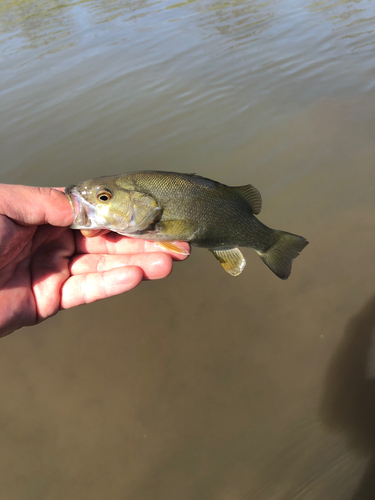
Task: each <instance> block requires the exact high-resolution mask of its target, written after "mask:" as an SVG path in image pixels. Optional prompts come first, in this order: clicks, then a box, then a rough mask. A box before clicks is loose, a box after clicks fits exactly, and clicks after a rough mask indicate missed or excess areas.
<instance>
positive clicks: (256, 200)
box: [233, 184, 262, 215]
mask: <svg viewBox="0 0 375 500" xmlns="http://www.w3.org/2000/svg"><path fill="white" fill-rule="evenodd" d="M233 189H235V190H236V191H237V192H238V193H240V194H241V196H242V197H243V198H245V200H246V201H247V202H248V203H249V205H250V206H251V209H252V211H253V214H254V215H258V214H259V213H260V211H261V210H262V196H261V194H260V192H259V191H258V190H257V188H255V187H254V186H252V185H251V184H247V185H246V186H236V187H233Z"/></svg>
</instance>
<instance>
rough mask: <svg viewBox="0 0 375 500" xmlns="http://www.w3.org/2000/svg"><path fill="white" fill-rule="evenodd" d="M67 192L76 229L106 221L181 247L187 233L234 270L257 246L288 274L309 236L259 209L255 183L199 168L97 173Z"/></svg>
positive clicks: (238, 269)
mask: <svg viewBox="0 0 375 500" xmlns="http://www.w3.org/2000/svg"><path fill="white" fill-rule="evenodd" d="M65 194H66V196H67V198H68V200H69V202H70V205H71V207H72V211H73V215H74V222H73V224H72V225H71V226H70V227H71V228H72V229H80V230H83V233H84V234H87V235H89V233H90V231H93V230H100V229H102V230H104V229H107V230H110V231H114V232H116V233H119V234H122V235H125V236H129V237H131V238H143V239H146V240H150V241H156V242H158V244H159V245H160V246H162V247H164V248H167V249H169V250H172V251H176V252H180V253H184V252H185V251H184V250H182V249H180V247H178V243H177V242H178V241H187V242H190V243H191V244H192V245H194V246H197V247H202V248H207V249H208V250H209V251H210V252H211V253H212V254H213V255H214V256H215V257H216V259H217V260H218V261H219V262H220V264H221V265H222V267H223V268H224V269H225V271H226V272H227V273H229V274H230V275H232V276H237V275H239V274H240V273H241V272H242V271H243V269H244V267H245V264H246V261H245V259H244V257H243V255H242V253H241V252H240V250H239V249H238V247H249V248H253V249H254V250H255V251H256V252H257V253H258V254H259V256H260V258H261V259H262V260H263V262H264V263H265V264H266V265H267V266H268V267H269V268H270V269H271V271H273V272H274V273H275V274H276V276H278V277H279V278H281V279H283V280H285V279H287V278H288V277H289V275H290V272H291V267H292V262H293V260H294V259H295V258H296V257H297V256H298V255H299V253H300V252H301V251H302V250H303V249H304V248H305V246H306V245H307V244H308V242H307V241H306V240H305V238H303V237H302V236H298V235H295V234H292V233H287V232H285V231H278V230H275V229H271V228H269V227H267V226H265V225H264V224H262V223H261V222H260V221H259V220H258V219H257V218H256V217H255V215H258V214H259V213H260V211H261V208H262V199H261V195H260V193H259V191H258V190H257V189H256V188H254V187H253V186H251V185H250V184H248V185H246V186H239V187H230V186H226V185H225V184H221V183H220V182H216V181H213V180H211V179H206V178H205V177H201V176H199V175H196V174H180V173H177V172H161V171H152V170H150V171H141V172H130V173H127V174H123V175H115V176H111V177H99V178H96V179H91V180H88V181H84V182H81V183H79V184H77V185H76V186H68V187H67V188H66V189H65Z"/></svg>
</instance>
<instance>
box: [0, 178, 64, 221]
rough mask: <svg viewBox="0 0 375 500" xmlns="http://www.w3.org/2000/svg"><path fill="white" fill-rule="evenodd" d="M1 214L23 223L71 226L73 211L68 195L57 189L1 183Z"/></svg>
mask: <svg viewBox="0 0 375 500" xmlns="http://www.w3.org/2000/svg"><path fill="white" fill-rule="evenodd" d="M0 214H2V215H6V216H7V217H9V218H10V219H13V220H14V221H16V222H18V223H19V224H22V225H29V224H37V225H40V224H51V225H52V226H62V227H66V226H69V225H70V224H71V223H72V222H73V213H72V209H71V207H70V204H69V201H68V199H67V197H66V196H65V195H64V194H63V193H61V192H60V191H57V190H56V189H51V188H43V187H31V186H16V185H10V184H0Z"/></svg>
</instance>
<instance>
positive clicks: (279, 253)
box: [258, 230, 308, 280]
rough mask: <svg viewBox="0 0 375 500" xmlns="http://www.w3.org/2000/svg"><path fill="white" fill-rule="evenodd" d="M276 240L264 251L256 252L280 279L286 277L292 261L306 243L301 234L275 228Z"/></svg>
mask: <svg viewBox="0 0 375 500" xmlns="http://www.w3.org/2000/svg"><path fill="white" fill-rule="evenodd" d="M274 232H275V238H276V242H275V243H274V244H273V245H272V246H270V247H269V248H268V249H267V250H266V251H265V252H259V251H258V254H259V256H260V258H261V259H262V261H263V262H264V263H265V264H266V266H268V267H269V268H270V269H271V271H272V272H274V273H275V274H276V276H278V277H279V278H281V279H282V280H286V279H288V277H289V275H290V272H291V270H292V262H293V260H294V259H295V258H296V257H298V255H299V254H300V252H301V251H302V250H303V249H304V248H305V246H306V245H307V244H308V241H307V240H305V238H303V237H302V236H298V235H296V234H292V233H287V232H285V231H277V230H275V231H274Z"/></svg>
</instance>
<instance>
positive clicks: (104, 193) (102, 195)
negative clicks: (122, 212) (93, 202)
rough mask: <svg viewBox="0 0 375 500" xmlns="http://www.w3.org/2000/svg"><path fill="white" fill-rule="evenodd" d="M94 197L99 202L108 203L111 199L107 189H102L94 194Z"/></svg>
mask: <svg viewBox="0 0 375 500" xmlns="http://www.w3.org/2000/svg"><path fill="white" fill-rule="evenodd" d="M96 197H97V199H98V200H100V201H109V200H110V199H111V198H112V193H111V191H109V189H102V190H101V191H99V192H98V193H96Z"/></svg>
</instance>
